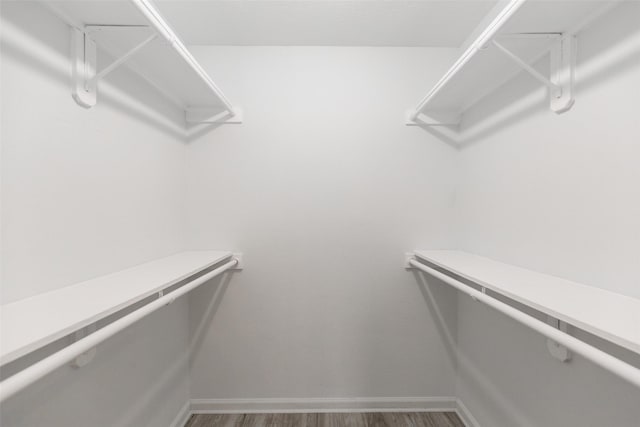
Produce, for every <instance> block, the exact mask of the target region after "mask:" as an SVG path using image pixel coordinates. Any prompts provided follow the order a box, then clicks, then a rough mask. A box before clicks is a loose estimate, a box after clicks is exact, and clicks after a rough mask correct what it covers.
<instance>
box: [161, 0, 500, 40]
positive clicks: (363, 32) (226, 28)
mask: <svg viewBox="0 0 640 427" xmlns="http://www.w3.org/2000/svg"><path fill="white" fill-rule="evenodd" d="M496 3H497V0H419V1H416V0H414V1H404V0H386V1H384V0H350V1H344V0H343V1H331V0H313V1H312V0H297V1H292V0H289V1H271V0H253V1H243V0H226V1H220V0H156V5H157V6H158V8H159V9H160V11H161V12H162V14H163V15H164V16H165V18H166V19H167V21H168V22H169V23H170V24H171V26H172V27H173V28H174V30H175V31H176V32H177V33H178V34H179V35H180V37H182V38H183V40H184V41H185V43H186V44H208V45H258V46H260V45H262V46H271V45H275V46H292V45H295V46H300V45H304V46H434V47H435V46H442V47H459V46H460V45H462V43H463V42H464V41H465V39H466V38H467V36H469V34H470V33H471V32H473V30H474V29H475V28H476V26H477V25H478V24H479V23H480V22H481V21H482V19H483V17H484V16H485V15H486V14H487V13H488V12H489V11H490V10H491V8H492V7H493V6H494V5H495V4H496Z"/></svg>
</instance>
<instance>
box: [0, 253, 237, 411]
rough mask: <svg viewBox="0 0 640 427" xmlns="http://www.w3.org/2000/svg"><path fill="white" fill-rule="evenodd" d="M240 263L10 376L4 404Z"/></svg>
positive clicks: (0, 387) (3, 387) (2, 388)
mask: <svg viewBox="0 0 640 427" xmlns="http://www.w3.org/2000/svg"><path fill="white" fill-rule="evenodd" d="M238 263H239V260H238V259H237V258H233V259H232V260H231V261H229V262H227V263H225V264H223V265H222V266H220V267H218V268H216V269H215V270H212V271H210V272H208V273H206V274H204V275H202V276H200V277H198V278H196V279H194V280H192V281H191V282H189V283H187V284H186V285H184V286H182V287H180V288H178V289H176V290H175V291H173V292H171V293H168V294H166V295H163V296H161V297H159V298H158V299H155V300H153V301H152V302H150V303H149V304H147V305H144V306H143V307H141V308H139V309H137V310H135V311H133V312H131V313H129V314H127V315H125V316H123V317H121V318H120V319H118V320H116V321H114V322H112V323H110V324H108V325H107V326H105V327H104V328H102V329H99V330H97V331H96V332H94V333H92V334H90V335H88V336H86V337H85V338H82V339H80V340H78V341H76V342H75V343H73V344H71V345H69V346H67V347H65V348H63V349H62V350H60V351H58V352H56V353H53V354H52V355H50V356H47V357H46V358H44V359H42V360H40V361H38V362H36V363H34V364H33V365H31V366H29V367H27V368H25V369H23V370H22V371H20V372H18V373H16V374H14V375H12V376H10V377H8V378H7V379H5V380H4V381H2V382H1V383H0V402H3V401H4V400H5V399H7V398H9V397H11V396H13V395H14V394H16V393H18V392H19V391H20V390H22V389H24V388H26V387H27V386H29V385H31V384H33V383H35V382H36V381H38V380H39V379H40V378H42V377H44V376H46V375H47V374H49V373H50V372H53V371H54V370H55V369H58V368H60V367H62V366H64V365H65V364H67V363H69V362H71V361H72V360H73V359H75V358H76V357H78V356H80V355H82V354H83V353H86V352H87V351H90V350H91V349H92V348H94V347H96V346H97V345H98V344H100V343H102V342H103V341H105V340H107V339H108V338H110V337H112V336H113V335H115V334H117V333H118V332H120V331H122V330H123V329H125V328H127V327H129V326H130V325H132V324H133V323H135V322H137V321H138V320H140V319H142V318H144V317H146V316H148V315H149V314H151V313H153V312H154V311H156V310H158V309H160V308H162V307H164V306H167V305H169V304H171V303H172V302H173V301H175V300H176V299H177V298H179V297H181V296H182V295H184V294H186V293H188V292H190V291H192V290H193V289H195V288H197V287H198V286H200V285H202V284H203V283H205V282H207V281H209V280H210V279H212V278H214V277H216V276H218V275H220V274H222V273H224V272H225V271H227V270H230V269H232V268H234V267H235V266H237V265H238Z"/></svg>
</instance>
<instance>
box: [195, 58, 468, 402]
mask: <svg viewBox="0 0 640 427" xmlns="http://www.w3.org/2000/svg"><path fill="white" fill-rule="evenodd" d="M192 52H193V53H194V55H195V56H196V58H197V59H198V60H199V61H200V62H201V63H202V64H203V66H204V67H205V69H207V71H208V72H210V73H211V75H213V76H214V77H215V78H216V81H217V82H219V84H220V85H221V87H224V88H225V91H226V92H227V93H228V96H229V97H230V98H231V100H232V101H236V100H237V102H238V103H240V101H241V104H240V106H241V107H243V108H244V110H245V123H244V124H243V125H241V126H222V127H218V128H217V129H215V133H210V130H211V129H207V128H201V129H192V131H191V133H192V135H193V137H192V140H191V142H190V143H189V149H188V157H187V158H188V163H187V171H188V186H187V187H188V202H187V206H188V224H189V231H188V242H189V243H188V244H189V246H191V247H194V248H195V249H198V248H205V247H206V248H211V247H221V248H228V249H232V250H241V251H242V252H244V255H245V259H246V263H247V268H246V269H245V270H244V271H243V272H242V273H240V274H238V275H234V278H233V280H232V282H231V283H230V284H229V285H228V286H226V287H225V288H224V289H217V291H218V292H221V293H223V296H218V297H216V298H217V299H218V300H219V301H218V302H215V301H216V298H213V299H212V297H211V295H213V294H214V292H216V289H209V290H203V291H201V293H195V294H194V295H193V298H192V299H191V313H190V315H191V332H192V339H193V340H194V342H197V345H196V346H195V348H194V351H193V354H192V364H191V383H192V397H193V398H195V399H205V400H206V399H238V398H246V399H256V398H282V399H285V400H286V399H289V398H300V399H307V398H325V397H332V398H355V397H361V398H370V397H408V396H418V397H425V396H426V397H440V396H452V393H453V376H454V364H455V358H454V357H452V353H451V351H452V350H453V349H452V347H451V343H450V342H448V341H447V339H448V338H451V337H446V336H443V335H441V333H440V331H439V330H438V328H437V326H436V322H434V320H433V319H434V316H436V313H435V312H434V310H432V307H431V305H430V304H431V302H430V301H429V296H428V292H429V291H430V289H425V288H421V287H420V285H419V284H418V282H417V281H416V277H414V276H413V275H412V274H411V273H409V272H407V271H405V270H404V269H403V254H404V252H406V251H410V250H413V249H414V248H417V247H421V248H443V247H450V243H451V242H450V240H449V237H448V236H449V235H450V229H449V226H448V224H449V219H450V213H451V211H450V209H451V207H452V202H453V198H452V197H453V185H454V177H455V175H456V170H455V165H456V155H457V153H456V150H455V149H454V148H452V147H450V146H448V145H446V144H442V143H441V142H440V141H438V140H436V139H435V138H433V137H431V136H430V135H429V133H427V132H426V131H425V130H423V129H420V128H416V127H406V126H404V117H403V111H405V110H407V109H409V108H410V107H412V106H414V105H415V104H417V102H418V101H419V99H417V98H416V95H417V94H420V93H422V92H425V91H426V90H427V89H428V88H429V87H430V86H431V85H432V84H434V82H435V81H436V79H437V78H438V76H440V75H441V74H442V73H443V72H444V71H445V70H446V68H447V67H448V66H449V65H450V64H451V62H452V61H453V60H454V59H455V55H456V53H457V52H456V51H455V50H452V49H426V48H346V47H345V48H340V47H324V48H323V47H226V48H221V47H203V46H198V47H192ZM434 297H435V298H436V299H437V300H438V303H439V304H440V306H441V308H442V312H443V313H444V316H445V317H446V318H447V319H448V320H449V321H451V322H453V321H454V320H455V297H454V294H453V293H452V292H450V291H448V290H446V289H445V290H441V291H439V292H436V295H434ZM425 298H426V300H425Z"/></svg>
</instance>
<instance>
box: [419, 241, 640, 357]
mask: <svg viewBox="0 0 640 427" xmlns="http://www.w3.org/2000/svg"><path fill="white" fill-rule="evenodd" d="M415 255H416V256H417V257H418V258H420V259H422V260H425V261H427V262H430V263H432V264H434V265H436V266H438V267H441V268H443V269H444V270H446V271H448V272H450V273H453V274H456V275H458V276H461V277H463V278H465V279H467V280H469V281H471V282H473V283H476V284H478V285H480V286H484V287H485V288H487V289H490V290H492V291H494V292H497V293H498V294H500V295H504V296H506V297H508V298H511V299H512V300H514V301H517V302H519V303H522V304H524V305H526V306H528V307H532V308H534V309H536V310H538V311H540V312H542V313H545V314H547V315H549V316H552V317H555V318H556V319H559V320H562V321H564V322H567V323H569V324H571V325H574V326H575V327H577V328H580V329H582V330H585V331H587V332H589V333H591V334H594V335H596V336H598V337H601V338H603V339H605V340H608V341H610V342H613V343H615V344H617V345H619V346H621V347H624V348H626V349H628V350H631V351H634V352H636V353H640V300H639V299H636V298H631V297H628V296H625V295H620V294H617V293H613V292H609V291H605V290H603V289H599V288H596V287H593V286H587V285H583V284H580V283H575V282H571V281H569V280H565V279H561V278H558V277H554V276H549V275H545V274H541V273H537V272H534V271H531V270H526V269H524V268H519V267H514V266H511V265H508V264H503V263H500V262H497V261H493V260H491V259H488V258H484V257H480V256H477V255H472V254H468V253H465V252H458V251H416V252H415Z"/></svg>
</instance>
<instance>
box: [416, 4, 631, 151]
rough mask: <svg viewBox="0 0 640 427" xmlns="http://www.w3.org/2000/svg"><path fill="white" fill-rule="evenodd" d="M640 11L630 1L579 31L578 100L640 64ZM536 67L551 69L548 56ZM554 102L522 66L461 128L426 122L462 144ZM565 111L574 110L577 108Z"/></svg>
mask: <svg viewBox="0 0 640 427" xmlns="http://www.w3.org/2000/svg"><path fill="white" fill-rule="evenodd" d="M639 16H640V2H626V3H624V4H621V5H619V6H617V7H616V8H614V9H612V10H611V11H609V12H608V13H607V14H605V15H604V16H602V17H601V18H600V19H599V20H597V21H596V22H595V23H594V24H592V25H590V26H589V27H587V28H585V30H584V31H583V32H581V33H579V34H578V53H577V54H578V59H577V65H576V82H575V89H576V95H575V96H576V102H577V103H579V102H580V93H581V92H583V91H585V90H588V89H589V88H590V87H593V86H596V85H599V84H601V83H603V82H605V81H607V80H611V79H614V78H616V76H618V75H619V74H621V73H624V72H626V71H627V70H629V69H630V68H633V67H638V66H639V65H640V27H638V23H637V19H638V17H639ZM613 22H615V26H614V25H612V23H613ZM534 68H536V69H538V70H539V71H541V72H542V73H543V74H546V73H547V72H548V69H549V62H548V57H547V58H544V59H543V60H541V61H539V62H538V63H537V64H536V65H535V67H534ZM548 102H549V101H548V94H547V89H546V88H545V87H542V86H541V85H540V84H539V83H538V82H536V81H535V80H534V79H533V78H531V77H530V76H528V75H525V74H524V72H521V73H520V74H518V76H517V77H516V78H514V79H512V80H510V81H509V82H507V83H505V84H504V85H503V86H501V88H500V89H498V90H497V91H496V92H494V93H492V94H490V95H489V96H487V97H485V98H483V99H482V100H480V101H479V102H478V103H477V104H475V105H474V106H473V107H471V108H470V109H469V110H468V111H467V113H466V114H465V115H464V118H463V121H462V123H461V124H460V129H459V131H458V132H456V131H455V129H453V128H448V127H443V128H434V127H421V128H422V129H424V130H425V131H426V132H428V133H429V134H431V135H433V136H435V137H436V138H439V139H440V140H441V141H443V142H445V143H447V144H450V145H454V146H457V147H458V148H461V149H462V148H464V147H467V146H470V145H472V144H474V143H476V142H478V141H481V140H483V139H484V138H486V137H487V136H489V135H491V134H493V133H494V132H496V131H497V130H499V129H501V128H505V127H509V126H512V125H514V124H516V123H518V122H520V121H522V120H524V119H526V118H527V117H530V116H532V115H534V114H555V113H553V112H551V111H550V110H549V108H548ZM564 114H571V110H569V111H568V112H566V113H564Z"/></svg>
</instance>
